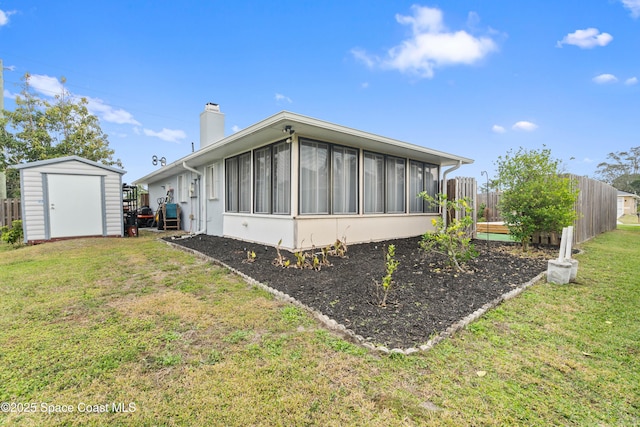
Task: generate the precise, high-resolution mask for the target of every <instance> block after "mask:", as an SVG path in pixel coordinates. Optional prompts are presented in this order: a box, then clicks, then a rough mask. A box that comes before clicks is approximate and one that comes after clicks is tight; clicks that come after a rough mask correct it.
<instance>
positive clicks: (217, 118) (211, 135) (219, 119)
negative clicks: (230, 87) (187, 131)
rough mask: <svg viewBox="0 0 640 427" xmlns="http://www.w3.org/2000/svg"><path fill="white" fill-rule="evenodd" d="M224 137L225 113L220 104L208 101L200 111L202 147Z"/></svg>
mask: <svg viewBox="0 0 640 427" xmlns="http://www.w3.org/2000/svg"><path fill="white" fill-rule="evenodd" d="M222 138H224V114H223V113H221V112H220V106H219V105H218V104H214V103H212V102H208V103H207V105H205V106H204V111H203V112H202V113H200V148H204V147H206V146H207V145H211V144H213V143H214V142H217V141H220V140H221V139H222Z"/></svg>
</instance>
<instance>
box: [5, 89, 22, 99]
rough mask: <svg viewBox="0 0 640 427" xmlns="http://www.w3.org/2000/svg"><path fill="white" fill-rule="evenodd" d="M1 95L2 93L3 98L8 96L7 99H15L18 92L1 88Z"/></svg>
mask: <svg viewBox="0 0 640 427" xmlns="http://www.w3.org/2000/svg"><path fill="white" fill-rule="evenodd" d="M2 95H3V96H4V97H5V98H8V99H16V96H18V94H16V93H11V92H9V91H8V90H6V89H3V91H2Z"/></svg>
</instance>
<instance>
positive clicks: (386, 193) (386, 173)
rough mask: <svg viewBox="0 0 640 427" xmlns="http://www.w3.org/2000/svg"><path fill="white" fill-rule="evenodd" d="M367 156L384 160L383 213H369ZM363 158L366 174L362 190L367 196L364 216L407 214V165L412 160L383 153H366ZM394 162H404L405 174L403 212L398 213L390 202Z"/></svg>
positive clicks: (363, 178) (403, 175)
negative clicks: (390, 180) (391, 206)
mask: <svg viewBox="0 0 640 427" xmlns="http://www.w3.org/2000/svg"><path fill="white" fill-rule="evenodd" d="M367 156H375V157H376V159H380V158H382V179H383V181H382V184H381V185H382V199H383V201H382V211H367V200H366V195H367V193H368V192H367V182H368V181H367V173H366V172H367V171H366V161H367ZM362 158H363V162H364V163H365V173H364V174H363V177H362V180H363V182H362V188H363V189H364V194H365V200H364V214H365V215H382V214H389V215H402V214H407V193H408V185H407V184H408V182H407V181H408V180H407V169H408V168H407V164H409V162H410V161H411V159H407V158H405V157H398V156H392V155H390V154H382V153H377V152H375V151H364V154H363V156H362ZM390 160H393V161H398V160H400V161H401V162H402V165H403V168H404V173H403V174H402V177H403V180H404V182H403V203H402V204H403V208H402V210H401V211H396V210H393V211H392V210H390V205H391V203H390V201H389V193H390V191H389V161H390ZM378 192H379V189H378V190H376V191H375V193H378Z"/></svg>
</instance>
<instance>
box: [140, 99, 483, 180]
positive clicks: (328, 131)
mask: <svg viewBox="0 0 640 427" xmlns="http://www.w3.org/2000/svg"><path fill="white" fill-rule="evenodd" d="M285 126H291V128H292V129H293V130H294V131H295V135H296V136H297V137H299V138H309V139H316V140H320V141H323V142H334V143H336V144H340V145H346V146H353V147H358V148H362V149H365V150H368V151H373V152H379V153H383V154H388V155H392V156H398V157H407V158H412V159H415V160H419V161H423V162H426V163H432V164H436V165H440V166H449V165H459V164H470V163H473V160H472V159H469V158H466V157H460V156H456V155H453V154H448V153H444V152H442V151H437V150H432V149H429V148H426V147H422V146H419V145H415V144H409V143H406V142H402V141H398V140H396V139H392V138H387V137H383V136H379V135H375V134H372V133H368V132H363V131H360V130H356V129H352V128H348V127H345V126H341V125H337V124H334V123H330V122H325V121H322V120H318V119H314V118H311V117H307V116H302V115H299V114H295V113H291V112H288V111H282V112H280V113H277V114H275V115H273V116H271V117H268V118H266V119H265V120H263V121H261V122H258V123H256V124H254V125H252V126H250V127H248V128H245V129H242V130H240V131H238V132H236V133H234V134H233V135H230V136H228V137H226V138H223V139H221V140H220V141H217V142H215V143H213V144H211V145H208V146H206V147H203V148H201V149H199V150H198V151H196V152H194V153H191V154H189V155H187V156H185V157H183V158H181V159H179V160H177V161H175V162H173V163H170V164H168V165H166V166H164V167H162V168H161V169H159V170H157V171H155V172H152V173H150V174H148V175H146V176H144V177H142V178H140V179H137V180H135V181H134V184H150V183H153V182H157V181H160V180H163V179H166V178H168V177H171V176H173V175H175V174H176V173H179V171H180V170H185V168H184V165H185V164H186V165H188V166H189V167H192V168H193V167H200V166H204V165H209V164H212V163H213V162H215V161H218V160H222V159H224V158H226V157H229V156H233V155H236V154H239V153H242V152H245V151H248V150H251V149H254V148H257V147H260V146H263V145H266V144H270V143H272V142H275V141H279V140H282V139H285V138H286V137H287V136H288V135H287V134H283V129H284V128H285Z"/></svg>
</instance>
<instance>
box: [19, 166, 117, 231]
mask: <svg viewBox="0 0 640 427" xmlns="http://www.w3.org/2000/svg"><path fill="white" fill-rule="evenodd" d="M13 167H14V168H16V169H18V170H19V171H20V188H21V198H22V228H23V231H24V242H25V243H40V242H45V241H49V240H58V239H66V238H72V237H87V236H102V237H121V236H122V233H123V227H124V225H123V219H122V175H124V174H125V173H126V172H125V171H123V170H122V169H117V168H113V167H110V166H106V165H103V164H101V163H96V162H93V161H91V160H87V159H84V158H81V157H78V156H69V157H59V158H57V159H49V160H41V161H37V162H31V163H25V164H20V165H16V166H13Z"/></svg>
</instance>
